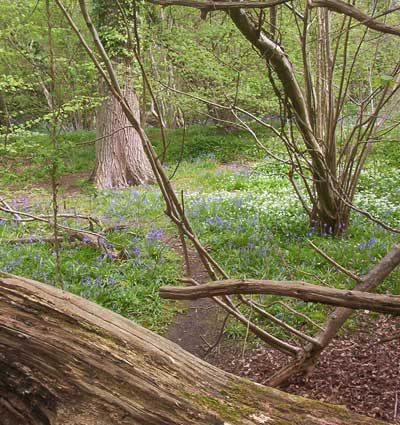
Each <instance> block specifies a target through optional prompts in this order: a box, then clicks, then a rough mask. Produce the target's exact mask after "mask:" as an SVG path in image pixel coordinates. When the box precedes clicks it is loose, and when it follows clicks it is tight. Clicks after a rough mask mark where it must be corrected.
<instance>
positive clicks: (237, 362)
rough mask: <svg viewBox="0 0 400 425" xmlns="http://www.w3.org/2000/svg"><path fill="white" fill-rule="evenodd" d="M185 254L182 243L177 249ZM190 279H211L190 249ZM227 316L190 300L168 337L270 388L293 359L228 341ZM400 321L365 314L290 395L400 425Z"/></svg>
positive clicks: (287, 387) (291, 385)
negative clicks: (271, 380)
mask: <svg viewBox="0 0 400 425" xmlns="http://www.w3.org/2000/svg"><path fill="white" fill-rule="evenodd" d="M172 247H173V249H174V250H176V251H177V252H178V253H179V254H180V255H182V254H183V253H182V248H181V245H180V243H179V242H175V243H174V244H173V245H172ZM189 260H190V267H191V269H190V270H191V277H193V278H194V279H195V280H197V281H198V282H205V281H207V272H206V270H205V269H204V267H203V265H202V264H201V262H200V261H199V260H198V257H197V255H196V253H195V252H193V251H189ZM225 318H226V312H225V311H224V310H223V309H222V308H221V307H219V306H218V305H217V304H216V303H215V302H213V301H212V300H211V299H208V298H205V299H200V300H196V301H190V302H186V308H185V310H184V311H183V312H181V313H178V314H177V315H176V316H175V318H174V321H173V323H172V324H171V326H170V327H169V329H168V331H167V333H166V335H165V336H166V337H167V338H168V339H170V340H171V341H173V342H175V343H177V344H178V345H179V346H181V347H182V348H184V349H185V350H186V351H189V352H191V353H192V354H194V355H196V356H198V357H200V358H202V359H204V360H206V361H208V362H209V363H211V364H213V365H215V366H218V367H220V368H221V369H223V370H225V371H227V372H230V373H233V374H236V375H239V376H242V377H245V378H248V379H250V380H253V381H255V382H258V383H260V384H265V383H266V381H267V380H268V378H269V377H270V376H271V375H272V374H273V373H274V372H275V371H276V370H278V369H279V368H281V367H282V366H284V365H285V364H286V362H287V361H288V357H286V356H285V355H283V354H281V353H279V352H277V351H275V350H272V349H270V348H268V347H265V346H259V347H257V346H256V345H255V344H254V343H251V342H248V341H246V340H238V339H232V338H228V337H227V336H226V335H225V334H224V332H223V330H224V324H225ZM399 329H400V318H398V317H385V316H380V317H379V318H377V317H376V315H374V314H372V315H371V314H369V313H367V312H363V313H362V314H360V315H359V316H358V317H357V326H356V330H345V331H344V332H342V333H341V334H340V335H339V336H337V337H336V338H335V339H334V341H333V342H332V344H331V345H330V346H329V347H328V349H327V350H325V351H324V352H323V354H322V355H321V358H320V360H319V362H318V364H317V366H316V368H315V369H314V370H313V371H312V372H311V373H310V374H309V375H308V376H306V377H305V376H298V377H294V378H292V379H290V380H289V381H288V382H287V383H285V384H284V385H282V386H281V389H283V390H284V391H287V392H289V393H293V394H297V395H301V396H305V397H309V398H313V399H316V400H320V401H325V402H328V403H332V404H339V405H344V406H346V407H347V408H349V409H350V410H353V411H355V412H357V413H360V414H364V415H367V416H372V417H375V418H380V419H384V420H387V421H388V422H389V423H392V424H396V425H397V424H400V339H399V338H397V339H395V340H392V341H388V342H382V341H383V340H385V338H387V337H388V336H392V335H397V334H398V333H399Z"/></svg>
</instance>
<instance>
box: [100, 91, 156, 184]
mask: <svg viewBox="0 0 400 425" xmlns="http://www.w3.org/2000/svg"><path fill="white" fill-rule="evenodd" d="M124 95H125V97H126V99H127V101H128V103H129V104H130V105H131V108H132V110H133V111H134V112H135V115H136V118H137V119H138V120H140V111H139V102H138V99H137V96H136V93H135V92H134V91H133V90H130V89H125V92H124ZM97 138H98V139H99V140H98V141H97V143H96V172H95V184H96V186H97V188H99V189H110V188H124V187H128V186H132V185H141V184H151V183H154V175H153V171H152V169H151V166H150V163H149V160H148V159H147V157H146V155H145V153H144V150H143V147H142V143H141V140H140V137H139V135H138V133H137V132H136V130H135V129H134V128H133V127H132V125H131V124H130V123H129V121H128V119H127V118H126V116H125V114H124V112H123V111H122V108H121V106H120V104H119V102H118V101H117V100H116V99H115V98H114V97H110V98H109V99H108V100H107V101H106V102H105V103H104V104H103V105H102V106H101V107H100V108H99V110H98V113H97Z"/></svg>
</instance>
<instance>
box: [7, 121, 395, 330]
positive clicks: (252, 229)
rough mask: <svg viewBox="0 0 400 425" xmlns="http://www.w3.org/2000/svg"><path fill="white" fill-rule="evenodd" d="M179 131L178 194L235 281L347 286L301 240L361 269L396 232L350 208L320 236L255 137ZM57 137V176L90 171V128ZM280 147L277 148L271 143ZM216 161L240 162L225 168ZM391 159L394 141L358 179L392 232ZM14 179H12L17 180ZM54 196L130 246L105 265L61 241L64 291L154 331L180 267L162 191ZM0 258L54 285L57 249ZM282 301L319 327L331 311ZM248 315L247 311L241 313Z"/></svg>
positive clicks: (16, 230)
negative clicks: (337, 233) (336, 227)
mask: <svg viewBox="0 0 400 425" xmlns="http://www.w3.org/2000/svg"><path fill="white" fill-rule="evenodd" d="M148 133H149V135H150V137H151V139H152V140H153V141H154V143H155V145H156V147H157V149H159V148H160V140H159V138H158V132H157V131H156V130H155V129H151V130H149V131H148ZM186 136H187V144H185V149H187V150H186V151H184V158H183V160H182V161H181V164H180V167H179V169H178V171H177V173H176V175H175V177H174V185H175V188H176V190H177V191H180V190H184V198H185V208H186V211H187V214H188V216H189V218H190V220H191V222H192V225H193V226H194V229H195V230H196V232H197V233H198V235H199V237H200V239H201V240H202V242H203V243H205V244H206V245H207V246H208V247H209V249H210V250H211V253H212V254H213V255H214V256H215V258H216V259H217V260H218V261H219V262H220V263H221V265H222V266H223V267H224V269H225V270H227V272H228V273H229V274H230V275H231V276H232V277H238V278H241V277H248V278H265V279H296V280H298V279H300V280H305V281H308V282H311V283H315V284H320V283H321V281H324V282H326V283H327V284H329V285H331V286H334V287H339V288H351V287H352V286H353V282H351V281H349V280H348V279H347V278H346V277H345V276H344V275H343V274H342V273H339V272H338V271H337V270H334V268H333V267H332V266H331V265H330V264H328V263H327V262H325V261H324V260H323V259H322V258H320V257H319V256H318V255H317V254H316V253H315V252H314V251H313V250H312V249H311V248H310V247H309V245H308V244H307V239H311V240H312V241H313V242H314V243H316V244H317V245H318V246H319V247H321V248H322V249H323V250H325V251H326V252H327V253H328V254H329V255H330V256H332V257H333V258H335V259H336V260H337V261H338V262H339V263H341V264H343V265H344V266H345V267H347V268H349V269H351V270H353V271H354V272H356V273H359V274H361V275H362V274H364V273H366V272H367V271H368V270H369V269H370V268H371V267H372V266H373V265H374V264H375V263H376V262H377V261H379V259H380V258H381V257H382V256H383V255H385V253H386V252H387V251H388V250H390V248H391V246H392V245H393V244H394V243H395V242H396V237H395V236H394V235H392V234H390V233H389V232H387V231H384V230H382V229H381V228H380V227H378V226H377V225H374V224H372V223H371V222H369V221H368V220H366V219H365V218H363V217H362V216H360V215H358V214H353V215H352V220H351V226H350V228H349V230H348V232H347V233H346V235H345V236H344V237H343V238H339V239H333V238H332V237H331V236H328V235H326V236H320V235H318V234H317V233H316V232H314V231H313V229H310V227H309V225H308V222H307V217H306V216H305V213H304V212H303V209H302V207H301V205H300V203H299V201H298V200H297V198H296V197H295V195H294V194H293V190H292V188H291V187H290V184H289V182H288V180H287V178H286V177H285V176H284V173H286V172H287V171H288V170H287V169H286V166H285V165H280V164H277V163H276V162H275V161H272V160H268V161H265V159H263V158H261V156H260V153H256V152H254V151H253V150H252V148H251V146H252V145H251V143H252V142H251V140H250V139H248V138H247V136H245V135H244V134H243V133H242V132H232V133H228V134H225V135H221V134H220V133H219V132H218V129H215V128H205V129H204V130H203V131H202V130H201V129H200V128H199V127H194V128H189V129H187V134H186ZM392 136H393V135H392ZM60 137H61V140H60V145H61V146H65V154H64V162H63V164H62V166H61V169H62V172H63V173H65V175H69V174H71V173H77V172H78V171H84V170H88V169H90V167H91V166H92V165H93V145H90V144H89V145H82V144H81V143H82V142H84V141H88V140H90V139H92V138H93V137H94V135H93V134H92V133H87V132H77V133H67V134H63V135H62V136H60ZM168 137H169V140H170V142H171V145H170V150H169V156H168V160H167V164H166V166H167V167H168V168H169V170H168V171H171V172H172V170H173V169H174V168H175V165H176V162H177V160H178V159H179V158H180V141H181V137H182V130H175V131H170V132H169V134H168ZM224 141H225V143H224ZM228 141H229V143H228ZM265 141H267V140H265ZM15 143H16V146H18V150H19V155H22V154H24V155H28V156H29V155H30V154H31V153H32V152H33V151H39V150H40V149H44V150H46V149H50V144H49V141H48V140H47V142H46V137H45V136H44V135H40V137H39V136H37V137H35V138H33V139H32V142H31V145H29V144H27V143H26V141H24V142H22V141H21V142H19V144H18V140H17V141H15ZM205 147H208V150H206V149H205ZM276 148H277V149H278V150H279V146H276ZM196 155H197V156H196ZM221 159H225V160H227V159H229V160H230V161H232V160H235V159H236V160H237V161H236V162H228V163H226V162H225V163H222V162H221ZM399 159H400V157H399V151H398V149H397V148H396V145H395V144H394V143H388V144H385V143H378V144H377V145H376V149H375V151H374V153H373V155H372V156H371V157H370V160H369V162H368V164H367V167H366V169H365V172H364V173H363V174H362V176H361V184H360V191H359V192H358V194H357V197H356V202H357V203H358V204H359V205H360V206H362V207H365V208H367V209H368V210H370V211H374V213H376V214H377V215H378V216H380V217H382V219H384V220H385V221H386V222H387V223H389V224H391V225H393V226H395V227H399V226H400V205H399V192H398V188H399V184H398V183H399V180H398V170H397V168H398V161H399ZM22 165H23V164H22ZM85 167H89V168H85ZM40 171H41V168H40V166H39V165H35V164H32V168H31V169H30V171H27V172H26V173H25V172H24V173H21V175H20V176H18V177H17V176H15V179H19V181H20V184H21V185H22V184H28V183H30V184H32V183H34V180H36V179H39V178H40ZM43 173H44V171H43ZM7 175H10V171H8V172H3V174H2V181H3V183H4V182H6V176H7ZM10 182H11V178H10ZM14 184H19V183H18V180H16V181H15V182H14ZM18 199H19V204H16V205H17V206H18V208H24V205H26V206H27V207H29V209H28V211H29V212H33V213H45V214H48V213H50V212H51V205H50V201H49V198H48V200H47V201H45V200H44V199H45V198H43V193H42V194H37V195H33V194H32V195H30V196H29V197H25V198H23V197H22V196H19V198H18ZM24 199H25V201H24ZM61 199H62V201H61V204H63V207H64V208H67V211H70V212H73V211H78V212H80V213H88V214H91V215H93V216H96V217H98V218H100V220H101V221H102V223H103V227H104V228H107V227H109V226H114V227H115V226H123V225H128V229H126V230H120V231H117V230H115V231H107V233H106V235H107V238H108V239H109V240H110V242H111V243H112V244H113V245H114V246H115V247H116V248H118V249H122V248H123V249H125V250H127V252H128V254H129V257H128V259H127V260H122V261H115V260H111V259H109V258H107V256H105V255H104V254H102V253H99V252H97V251H94V250H93V249H91V248H89V247H85V246H84V245H71V244H69V243H67V242H64V243H63V244H62V250H61V255H62V271H63V278H64V283H65V285H66V287H67V288H68V289H69V290H71V291H73V292H74V293H77V294H80V295H83V296H86V297H87V298H89V299H91V300H94V301H95V302H99V303H101V304H102V305H104V306H106V307H108V308H111V309H113V310H115V311H117V312H119V313H121V314H123V315H125V316H127V317H130V318H133V319H134V320H137V321H139V322H140V323H143V324H145V325H146V326H150V327H151V328H152V329H157V330H162V329H164V328H165V326H166V325H167V322H168V321H169V320H170V318H171V317H172V314H173V311H174V309H175V306H174V305H173V304H171V303H165V302H164V301H161V300H160V299H159V297H158V294H157V290H158V288H159V286H160V285H164V284H170V283H172V282H173V280H174V279H175V278H176V277H178V276H179V275H180V274H181V271H180V267H181V264H180V261H179V260H178V258H177V256H176V254H174V252H173V251H172V250H171V248H170V247H169V246H168V244H167V243H166V241H167V240H168V239H169V238H170V237H171V236H172V235H173V234H174V226H173V225H172V224H171V223H170V222H169V221H168V220H167V219H166V218H165V217H164V216H163V210H164V209H165V207H164V202H163V200H162V197H161V194H160V193H159V191H158V189H157V188H156V187H152V188H131V189H126V190H111V191H104V192H99V193H97V192H96V191H95V190H93V189H91V190H90V191H88V190H87V191H86V195H85V194H79V195H77V194H75V195H74V196H73V197H71V196H69V193H68V192H66V193H64V194H62V198H61ZM389 207H390V210H389ZM4 218H8V219H9V218H10V217H6V216H4ZM67 222H68V223H69V224H70V225H71V226H77V225H80V226H82V225H83V223H80V224H79V222H78V223H77V222H75V221H73V220H69V221H67ZM1 223H2V224H1V225H0V238H11V237H17V236H18V237H21V236H26V235H32V234H33V235H41V234H48V233H49V232H50V229H48V228H46V226H44V225H38V224H34V223H30V224H25V225H22V224H17V223H15V222H14V223H13V222H1ZM160 230H162V233H161V232H160ZM161 234H163V236H162V237H161ZM164 236H165V237H164ZM160 238H161V239H160ZM0 257H1V258H0V267H1V268H2V269H3V270H7V271H10V272H12V273H16V274H22V275H25V276H28V277H33V278H35V279H38V280H42V281H46V282H50V283H51V282H52V281H53V278H54V256H53V250H52V248H51V246H49V245H46V244H43V243H36V244H31V245H16V246H13V245H7V244H0ZM399 273H400V272H399V271H397V272H395V273H393V274H392V275H391V276H390V277H389V278H388V279H387V280H386V281H385V283H384V285H382V286H381V288H380V291H382V292H388V293H393V294H398V295H399V294H400V285H399V276H400V275H399ZM114 282H115V283H114ZM255 300H256V301H258V302H261V303H264V304H271V303H274V302H276V301H278V300H280V299H279V298H277V297H267V296H257V297H255ZM285 302H286V303H287V304H289V305H291V306H292V307H294V308H295V309H297V310H298V311H300V312H302V313H306V314H308V315H309V316H310V317H311V318H312V319H313V320H314V321H316V322H317V323H322V322H323V320H324V317H325V315H326V312H327V310H328V308H326V307H324V306H320V305H314V304H307V303H304V302H301V301H295V300H286V301H285ZM269 311H270V312H272V314H274V315H276V317H278V318H283V319H285V321H287V322H288V323H290V324H292V325H294V326H298V327H301V328H304V329H305V328H308V329H309V331H310V332H311V333H312V332H315V331H316V328H315V327H312V326H311V328H310V327H309V324H307V322H306V321H305V320H304V318H302V317H301V316H299V315H296V314H294V313H293V312H291V311H288V310H285V309H282V306H281V305H279V304H273V305H272V306H271V307H270V308H269ZM244 312H245V314H250V313H249V312H248V311H247V310H244ZM253 319H255V320H256V321H259V322H260V323H263V325H264V326H271V325H268V324H267V323H264V321H263V319H262V318H261V317H257V316H253ZM270 331H271V332H273V333H275V334H276V335H279V336H285V335H283V334H282V331H281V330H279V329H277V328H274V327H272V328H270ZM227 332H228V333H229V334H230V335H231V336H233V337H242V336H244V335H245V334H246V329H245V328H244V327H243V326H241V325H238V324H237V323H236V322H233V321H231V322H230V323H229V325H228V327H227Z"/></svg>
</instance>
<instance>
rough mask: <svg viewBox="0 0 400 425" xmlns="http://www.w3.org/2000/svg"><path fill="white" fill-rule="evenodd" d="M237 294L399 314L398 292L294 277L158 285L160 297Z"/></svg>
mask: <svg viewBox="0 0 400 425" xmlns="http://www.w3.org/2000/svg"><path fill="white" fill-rule="evenodd" d="M239 294H244V295H245V294H269V295H279V296H283V297H292V298H297V299H300V300H303V301H306V302H314V303H321V304H328V305H334V306H340V307H347V308H351V309H354V310H371V311H376V312H378V313H386V314H394V315H399V314H400V296H396V295H380V294H371V293H368V292H363V291H349V290H343V289H336V288H329V287H326V286H319V285H313V284H311V283H306V282H302V281H295V280H287V281H286V280H279V281H278V280H255V279H246V280H234V279H231V280H220V281H219V282H210V283H206V284H204V285H199V286H191V287H186V288H179V287H176V286H164V287H162V288H161V289H160V296H161V298H168V299H174V300H197V299H199V298H207V297H217V296H225V295H239Z"/></svg>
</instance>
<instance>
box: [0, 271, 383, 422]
mask: <svg viewBox="0 0 400 425" xmlns="http://www.w3.org/2000/svg"><path fill="white" fill-rule="evenodd" d="M0 422H1V424H2V425H39V424H40V425H57V424H60V425H61V424H62V425H92V424H93V425H94V424H96V425H110V424H122V425H124V424H125V425H127V424H131V425H139V424H140V425H150V424H151V425H174V424H180V425H190V424H202V425H207V424H210V425H211V424H220V425H223V424H225V425H228V424H231V425H234V424H237V425H239V424H240V425H246V424H247V425H248V424H253V425H256V424H269V425H274V424H276V425H277V424H281V425H284V424H287V425H289V424H290V425H293V424H297V425H302V424H308V425H313V424H315V425H317V424H319V425H322V424H324V425H330V424H332V425H333V424H335V425H340V424H343V425H344V424H350V423H351V424H352V425H366V424H376V425H378V424H381V423H382V422H380V421H377V420H375V419H372V418H365V417H361V416H358V415H355V414H351V413H349V412H348V411H347V410H346V409H344V408H342V407H338V406H330V405H328V404H325V403H320V402H316V401H310V400H307V399H304V398H301V397H297V396H293V395H288V394H285V393H283V392H280V391H277V390H275V389H271V388H267V387H263V386H261V385H257V384H254V383H251V382H249V381H247V380H244V379H241V378H237V377H235V376H233V375H230V374H228V373H225V372H223V371H221V370H219V369H217V368H215V367H213V366H211V365H209V364H207V363H205V362H203V361H202V360H199V359H197V358H196V357H194V356H192V355H191V354H189V353H187V352H185V351H183V350H182V349H180V348H179V347H178V346H177V345H175V344H173V343H172V342H170V341H167V340H165V339H164V338H162V337H160V336H158V335H156V334H153V333H151V332H149V331H147V330H145V329H143V328H141V327H139V326H137V325H135V324H133V323H132V322H131V321H129V320H127V319H124V318H122V317H120V316H118V315H116V314H114V313H111V312H109V311H107V310H105V309H103V308H101V307H98V306H96V305H94V304H92V303H90V302H88V301H85V300H83V299H81V298H79V297H76V296H74V295H71V294H68V293H66V292H62V291H60V290H57V289H55V288H53V287H50V286H47V285H44V284H41V283H38V282H34V281H31V280H28V279H24V278H19V277H15V276H11V275H7V274H4V273H1V274H0Z"/></svg>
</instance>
